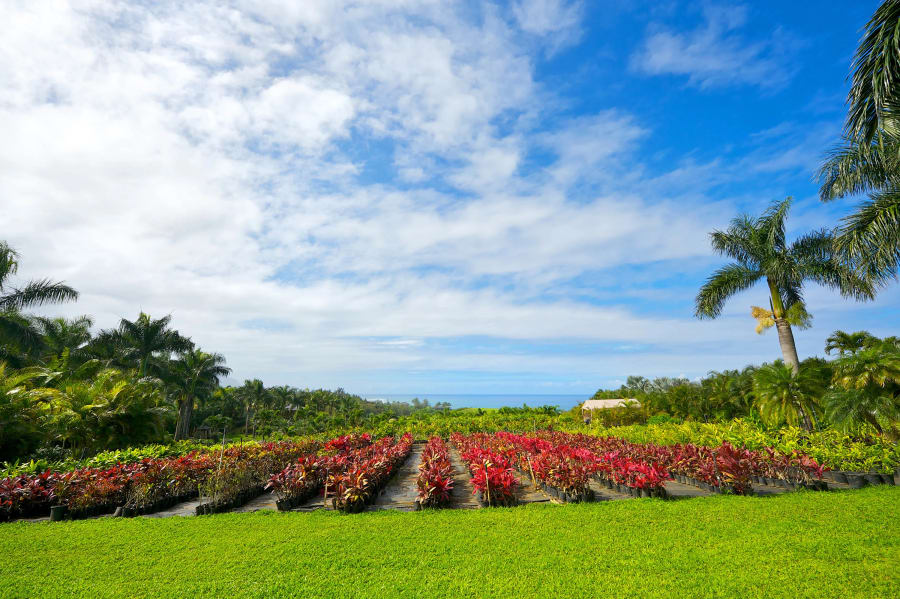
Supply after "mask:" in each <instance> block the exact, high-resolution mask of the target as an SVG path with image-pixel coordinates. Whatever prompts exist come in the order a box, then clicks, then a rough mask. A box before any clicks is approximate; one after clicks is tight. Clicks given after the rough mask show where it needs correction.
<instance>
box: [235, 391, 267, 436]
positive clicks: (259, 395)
mask: <svg viewBox="0 0 900 599" xmlns="http://www.w3.org/2000/svg"><path fill="white" fill-rule="evenodd" d="M237 396H238V398H239V399H240V400H241V401H242V402H243V404H244V433H247V432H249V431H250V417H251V416H252V414H253V412H254V411H255V410H257V409H259V408H264V407H266V406H267V405H268V401H269V391H268V389H266V386H265V385H264V384H263V382H262V381H261V380H259V379H253V380H246V381H244V384H243V385H242V386H241V387H240V388H238V390H237Z"/></svg>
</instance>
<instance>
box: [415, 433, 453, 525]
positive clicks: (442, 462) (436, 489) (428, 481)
mask: <svg viewBox="0 0 900 599" xmlns="http://www.w3.org/2000/svg"><path fill="white" fill-rule="evenodd" d="M416 488H417V489H418V498H417V500H416V503H417V504H418V506H419V507H431V508H438V507H444V506H446V505H448V504H449V503H450V493H451V492H452V490H453V466H452V465H451V464H450V452H449V449H448V448H447V444H446V443H444V440H443V439H441V438H440V437H437V436H435V437H431V438H430V439H429V440H428V443H426V444H425V447H424V449H423V450H422V462H421V463H420V464H419V477H418V478H417V479H416Z"/></svg>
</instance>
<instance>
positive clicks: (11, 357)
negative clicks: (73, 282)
mask: <svg viewBox="0 0 900 599" xmlns="http://www.w3.org/2000/svg"><path fill="white" fill-rule="evenodd" d="M18 270H19V254H18V252H16V251H15V250H14V249H13V248H11V247H10V246H9V245H8V244H7V243H6V242H5V241H0V359H5V360H8V361H10V362H11V363H13V364H18V363H19V362H20V361H21V358H20V356H19V355H18V353H19V352H18V351H16V350H19V351H21V352H24V353H29V352H33V351H35V350H37V349H39V348H40V347H41V345H42V341H43V340H42V338H41V335H40V333H39V332H38V331H35V330H34V327H33V326H32V325H31V321H30V320H29V319H28V318H27V317H25V316H24V315H23V314H22V310H24V309H26V308H31V307H34V306H41V305H43V304H52V303H58V302H68V301H74V300H76V299H78V292H77V291H75V290H74V289H72V288H71V287H69V286H68V285H66V284H64V283H58V282H53V281H50V280H49V279H38V280H34V281H29V282H28V283H26V284H25V285H24V286H23V287H11V286H10V281H9V279H10V277H12V276H13V275H15V274H16V273H17V272H18Z"/></svg>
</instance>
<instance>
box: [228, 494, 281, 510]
mask: <svg viewBox="0 0 900 599" xmlns="http://www.w3.org/2000/svg"><path fill="white" fill-rule="evenodd" d="M276 499H278V497H276V496H275V493H272V492H271V491H266V492H265V493H263V494H262V495H260V496H259V497H256V498H255V499H251V500H250V501H248V502H247V503H245V504H244V505H242V506H241V507H238V508H234V509H233V510H231V511H232V512H256V511H259V510H277V509H278V508H277V507H276V506H275V500H276Z"/></svg>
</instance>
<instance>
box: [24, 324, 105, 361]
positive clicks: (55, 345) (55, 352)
mask: <svg viewBox="0 0 900 599" xmlns="http://www.w3.org/2000/svg"><path fill="white" fill-rule="evenodd" d="M32 322H33V323H34V325H35V326H36V328H37V330H38V331H39V332H40V334H41V335H43V337H44V340H43V345H44V352H43V355H44V356H47V357H53V358H60V357H62V355H63V353H64V352H66V350H68V352H69V356H70V358H74V359H76V360H77V359H81V358H83V359H85V360H86V359H88V356H87V355H85V352H84V348H85V347H86V346H87V344H88V343H90V341H91V327H92V326H94V319H92V318H91V317H90V316H87V315H84V316H79V317H78V318H72V319H69V318H47V317H44V316H36V317H34V318H33V319H32Z"/></svg>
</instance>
